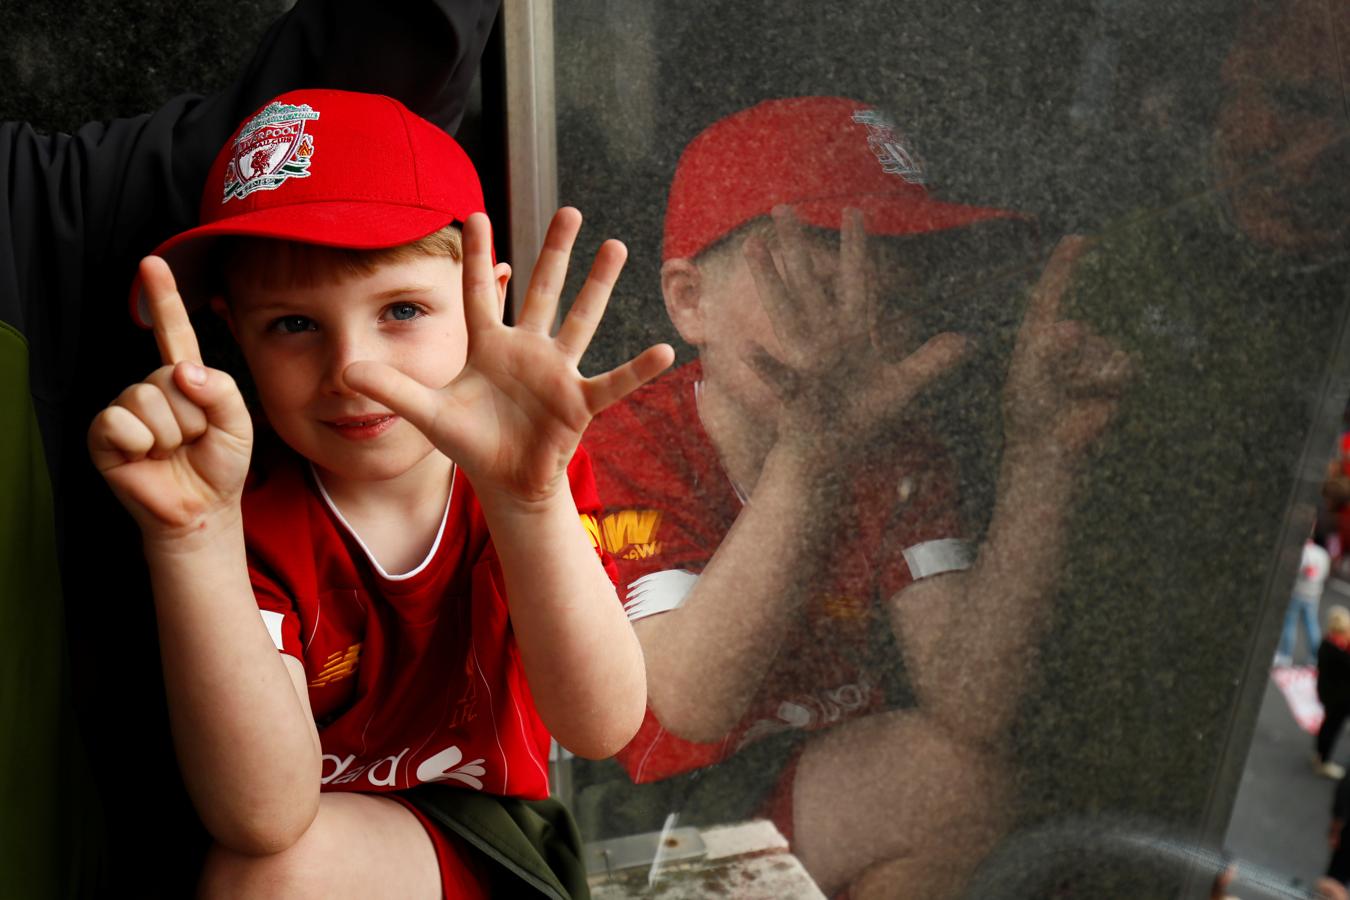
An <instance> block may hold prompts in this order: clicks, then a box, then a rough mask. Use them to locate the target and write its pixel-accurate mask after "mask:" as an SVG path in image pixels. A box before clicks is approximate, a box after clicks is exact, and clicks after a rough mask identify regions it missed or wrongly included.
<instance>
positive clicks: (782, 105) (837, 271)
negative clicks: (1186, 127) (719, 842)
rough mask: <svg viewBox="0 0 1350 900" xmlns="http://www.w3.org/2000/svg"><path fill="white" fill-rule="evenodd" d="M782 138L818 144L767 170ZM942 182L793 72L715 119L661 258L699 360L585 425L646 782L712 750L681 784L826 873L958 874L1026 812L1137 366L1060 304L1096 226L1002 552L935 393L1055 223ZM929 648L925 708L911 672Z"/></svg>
mask: <svg viewBox="0 0 1350 900" xmlns="http://www.w3.org/2000/svg"><path fill="white" fill-rule="evenodd" d="M766 148H771V150H772V153H773V155H774V158H776V159H790V160H792V165H791V166H776V167H767V168H766V167H765V166H764V156H763V151H764V150H765V149H766ZM925 180H926V173H925V171H924V167H923V164H922V163H921V162H920V160H919V158H918V156H917V155H916V154H915V153H913V151H912V150H911V148H910V147H909V145H908V143H907V142H906V140H905V138H904V136H903V135H902V134H901V133H900V132H899V131H898V129H896V128H895V127H894V126H893V125H892V124H891V123H890V122H888V121H887V120H886V118H885V117H884V116H883V115H881V114H880V113H879V112H878V111H877V110H875V109H872V108H871V107H870V106H868V105H867V104H864V103H860V102H858V101H854V100H849V99H845V98H837V97H799V98H788V99H782V100H770V101H766V102H764V103H761V104H759V105H757V106H755V107H751V108H750V109H746V110H742V111H741V112H738V113H736V114H734V115H731V116H728V117H727V118H725V119H722V120H720V121H718V122H716V123H714V124H713V125H711V126H709V127H708V128H707V129H706V130H705V131H704V132H703V133H702V134H700V135H699V136H698V137H696V138H695V139H694V140H693V141H692V142H691V143H690V145H689V146H688V147H687V148H686V149H685V151H684V153H683V155H682V156H681V158H680V161H679V164H678V166H677V169H676V173H675V177H674V180H673V183H672V185H671V189H670V199H669V203H668V205H667V210H666V220H665V240H664V244H663V248H662V256H663V265H662V269H661V287H662V293H663V295H664V298H665V302H666V309H667V311H668V312H669V314H670V318H671V322H672V323H673V324H674V325H675V327H676V329H677V330H678V331H679V332H680V334H681V336H682V337H683V338H684V339H685V340H686V341H687V342H688V343H690V344H692V345H694V346H695V347H696V348H697V349H698V351H699V360H698V361H697V362H695V363H692V364H690V365H688V366H685V367H682V368H681V369H679V370H677V371H675V372H672V373H671V374H670V375H669V376H667V377H665V378H662V379H661V380H659V381H657V382H655V383H653V384H652V385H650V386H648V387H646V388H644V389H642V390H641V391H639V392H637V393H636V394H634V395H633V396H632V397H630V398H629V399H628V400H626V401H625V402H624V403H622V404H620V405H618V406H615V407H614V408H612V409H610V410H608V411H607V412H606V413H605V414H603V415H602V416H600V417H599V418H598V419H597V420H596V422H595V424H594V427H593V428H592V429H591V431H590V432H588V435H587V443H588V446H589V447H590V449H591V452H592V454H593V456H594V457H595V458H596V460H597V467H596V470H597V480H598V482H599V484H600V486H601V490H602V493H603V495H604V496H605V498H606V500H607V501H608V503H609V504H610V505H609V506H608V507H607V508H606V515H605V518H604V520H603V522H602V533H603V534H604V536H605V538H606V543H607V546H608V548H609V549H610V550H611V551H612V552H614V553H615V555H616V556H617V557H618V558H619V565H620V572H621V576H622V577H621V582H622V584H623V585H624V593H625V605H626V607H627V609H628V612H629V616H630V618H632V619H633V620H634V628H635V630H636V631H637V633H638V637H639V639H640V640H641V641H642V646H643V651H644V657H645V660H646V665H647V680H648V688H649V691H650V707H649V711H648V715H647V718H646V720H645V721H644V723H643V727H642V729H641V730H640V731H639V734H638V736H637V738H636V739H635V740H634V741H633V742H632V743H631V744H630V745H629V746H628V747H627V748H625V750H624V751H623V752H622V753H621V754H620V755H619V759H620V762H621V763H622V764H623V765H624V767H625V769H626V770H627V771H628V774H629V776H630V777H631V778H632V780H633V781H634V782H637V783H639V784H641V783H646V782H654V781H660V780H662V779H670V778H672V777H673V776H675V775H677V774H680V773H684V772H689V771H693V770H700V771H701V772H702V774H701V775H700V776H699V777H700V779H701V781H702V784H699V785H695V786H693V787H689V786H687V785H686V786H685V787H684V795H683V796H681V795H680V793H679V791H678V790H677V792H675V793H674V794H672V795H670V797H669V799H668V800H665V801H662V800H661V799H657V800H655V802H656V803H661V802H668V803H669V804H671V806H670V809H671V811H675V812H682V813H688V819H689V820H693V821H695V822H699V821H700V820H702V821H703V822H705V823H706V822H707V821H708V820H709V819H712V820H714V821H716V820H717V817H718V816H731V817H735V818H745V817H748V816H752V815H768V816H771V817H772V818H773V819H774V821H775V822H776V823H777V824H778V826H779V829H780V830H781V831H782V832H783V833H784V834H785V836H787V837H788V838H789V839H790V840H791V841H792V845H793V849H794V852H795V853H797V855H798V856H799V857H800V858H801V859H802V861H803V863H804V864H805V865H806V867H807V869H808V870H809V871H810V872H811V874H812V876H813V877H814V878H815V879H816V881H817V882H818V883H819V884H820V886H821V887H822V888H823V889H824V891H825V892H826V894H827V895H830V896H833V895H835V894H836V893H837V892H839V891H841V890H847V891H849V892H850V893H851V895H852V896H853V897H854V898H855V900H858V898H863V897H872V896H877V897H894V896H905V897H925V898H927V897H946V896H954V895H956V894H958V893H959V892H960V891H961V889H962V884H963V883H964V881H965V878H966V877H967V876H968V874H969V872H970V870H971V869H972V868H973V867H974V865H975V864H976V863H978V861H979V860H980V859H981V858H982V857H983V856H984V854H985V853H987V852H988V850H989V849H990V847H991V846H992V845H993V842H994V841H995V840H996V839H997V838H998V836H999V835H1000V833H1001V831H1002V829H1003V828H1004V827H1006V822H1007V816H1008V803H1007V798H1008V795H1009V788H1010V785H1011V783H1012V781H1013V778H1012V773H1011V771H1010V768H1009V766H1008V764H1007V762H1006V761H1005V747H1006V734H1007V731H1008V728H1009V725H1010V723H1011V722H1012V720H1013V717H1014V715H1015V714H1016V711H1017V701H1018V698H1019V697H1020V696H1021V693H1022V691H1023V688H1024V685H1025V684H1026V683H1027V680H1028V678H1029V675H1030V672H1031V670H1032V662H1033V661H1034V659H1035V655H1036V649H1037V640H1038V637H1039V635H1040V632H1041V628H1042V627H1043V624H1044V622H1045V621H1046V619H1047V616H1048V601H1049V596H1050V593H1051V588H1052V586H1053V584H1054V581H1055V579H1056V577H1057V574H1058V568H1059V566H1060V561H1061V558H1062V547H1063V544H1064V528H1065V523H1066V521H1067V514H1068V510H1069V506H1070V503H1069V501H1070V496H1071V493H1072V488H1073V486H1074V483H1075V476H1076V473H1077V471H1078V468H1079V465H1080V463H1081V462H1082V460H1083V459H1085V457H1086V450H1087V449H1088V447H1089V446H1090V445H1091V444H1092V443H1093V441H1094V440H1095V439H1096V437H1097V436H1098V435H1099V434H1100V433H1101V431H1102V430H1103V428H1104V427H1105V426H1106V423H1107V422H1108V420H1109V419H1110V417H1111V415H1112V414H1113V412H1114V409H1115V405H1116V399H1117V396H1118V393H1119V391H1120V389H1121V387H1122V384H1123V382H1124V379H1125V377H1126V374H1127V372H1128V358H1127V357H1126V356H1125V354H1123V353H1121V352H1119V351H1117V350H1116V349H1115V348H1114V347H1112V346H1111V345H1110V344H1109V343H1107V342H1106V341H1105V340H1103V339H1102V338H1100V337H1098V336H1096V335H1094V334H1092V333H1091V332H1090V331H1089V330H1088V329H1087V328H1085V327H1084V326H1083V325H1081V324H1079V323H1074V322H1070V321H1061V319H1060V316H1059V304H1060V300H1061V298H1062V296H1063V294H1064V292H1065V290H1066V288H1067V285H1068V281H1069V273H1070V271H1071V269H1072V265H1073V260H1074V258H1075V257H1076V256H1077V254H1078V253H1079V252H1080V251H1081V247H1082V244H1081V242H1080V241H1076V240H1072V239H1066V240H1065V241H1064V242H1063V243H1062V244H1061V246H1060V247H1059V248H1058V249H1057V251H1056V253H1055V255H1054V257H1053V258H1052V259H1051V261H1050V263H1049V265H1048V266H1047V267H1046V270H1045V273H1044V274H1043V275H1042V277H1041V280H1040V282H1039V283H1038V284H1037V285H1036V287H1035V288H1034V289H1033V291H1032V298H1031V302H1030V305H1029V307H1028V309H1027V312H1026V315H1025V318H1024V320H1023V323H1022V326H1021V328H1020V330H1019V332H1018V335H1017V341H1016V348H1015V349H1014V350H1013V352H1012V358H1011V364H1010V367H1009V369H1008V374H1007V380H1006V384H1005V386H1004V394H1003V396H1004V421H1003V430H1004V452H1003V458H1002V461H1001V466H1000V471H999V482H998V496H997V499H996V501H995V506H994V510H993V514H992V517H991V521H990V524H989V527H988V531H987V535H986V538H985V541H984V543H983V545H982V546H981V547H980V548H979V552H978V553H975V552H974V551H973V549H972V548H971V547H970V545H969V544H968V543H966V542H965V541H963V540H962V532H961V530H960V527H961V522H960V516H959V515H958V514H957V510H956V505H957V493H956V489H957V485H956V478H955V473H954V471H953V468H954V467H953V466H952V465H951V462H950V460H949V459H948V455H947V453H946V452H945V451H944V450H943V448H942V446H941V444H940V442H938V441H937V440H936V439H935V436H934V434H933V429H931V428H929V427H927V426H926V425H925V422H924V417H923V416H920V415H916V414H915V412H914V401H915V399H916V397H917V396H918V395H919V394H920V393H921V392H923V391H924V390H925V389H926V388H927V387H928V386H929V385H931V384H932V383H933V382H934V381H935V380H936V379H938V378H939V377H940V376H941V375H943V374H944V373H946V372H949V371H951V370H953V369H954V368H955V367H956V366H957V365H958V364H959V363H960V362H961V360H962V359H963V358H964V357H966V356H968V355H970V354H971V353H973V352H975V348H974V346H973V345H974V344H975V343H976V341H975V340H974V339H972V338H971V337H968V336H966V335H963V334H959V333H958V331H960V332H969V331H970V330H971V327H972V326H973V325H976V324H978V322H979V320H980V318H981V316H982V312H983V311H982V310H981V309H980V308H979V307H977V306H976V305H975V304H976V303H977V302H980V300H981V298H982V297H983V295H984V294H985V293H992V294H993V295H994V296H995V298H996V299H995V301H994V304H993V305H992V306H991V307H990V309H991V310H992V311H993V313H994V314H996V315H999V316H1000V317H1001V318H1004V319H1007V320H1009V321H1012V317H1009V316H1008V315H1007V314H1006V312H1005V311H1003V309H1002V307H1004V306H1006V304H1007V303H1009V302H1011V297H1010V296H1009V295H1010V294H1012V293H1013V291H1014V288H1010V287H1009V276H1010V274H1014V273H1017V272H1018V271H1019V270H1025V268H1026V267H1027V265H1028V263H1029V261H1030V259H1031V255H1030V254H1029V253H1028V252H1027V242H1026V240H1025V239H1026V238H1027V237H1028V236H1029V234H1028V232H1030V231H1031V230H1032V229H1031V227H1030V225H1029V223H1027V222H1026V221H1025V219H1023V217H1021V216H1019V215H1017V214H1015V213H1011V212H1008V211H1004V210H997V209H990V208H981V207H972V206H963V205H958V204H953V203H945V202H942V201H940V200H938V199H937V198H936V197H934V196H933V195H932V194H930V192H929V190H928V188H927V187H926V185H925ZM869 233H870V234H877V235H884V236H886V237H885V238H884V240H874V241H868V239H867V235H868V234H869ZM1019 284H1020V282H1019ZM967 427H969V425H968V424H967ZM634 447H638V448H641V452H640V453H634V452H632V450H631V449H629V450H628V451H627V452H623V451H624V448H634ZM887 632H892V633H893V635H894V645H893V646H897V647H898V648H899V652H897V651H896V650H894V649H891V648H888V647H887V646H886V642H887V641H886V638H887V637H888V636H887V634H886V633H887ZM879 636H880V637H881V638H882V640H878V637H879ZM888 651H889V655H890V657H892V658H887V657H888ZM900 652H902V653H903V655H904V668H905V671H906V674H907V676H908V681H909V683H910V684H911V685H912V690H913V693H914V696H915V699H916V700H917V704H918V705H917V708H913V709H905V708H897V707H898V706H903V704H901V703H899V702H897V698H896V697H895V696H894V695H893V694H892V693H891V692H889V691H888V690H887V680H888V679H887V670H888V669H893V668H895V667H896V666H897V662H898V661H897V660H896V659H895V658H893V657H895V656H898V655H899V653H900ZM741 758H745V759H746V760H748V762H747V763H745V764H741V763H740V759H741ZM724 761H729V764H728V765H727V766H725V768H729V769H730V770H731V771H732V772H733V773H735V774H734V775H733V776H732V777H731V778H729V779H728V778H724V777H723V776H722V775H721V774H720V769H721V768H724V767H719V766H715V764H721V763H723V762H724ZM710 767H711V768H710ZM760 773H762V775H761V774H760ZM756 776H759V781H760V782H761V783H760V785H759V786H758V791H759V793H758V794H756V793H755V790H756V789H757V788H756V787H754V786H752V785H753V782H754V780H755V778H756ZM765 779H767V784H764V783H763V782H764V780H765ZM728 781H729V782H730V784H728V783H727V782H728ZM705 788H706V789H705ZM710 795H714V796H710ZM728 795H729V796H731V797H733V798H736V799H743V800H744V801H745V802H744V804H743V805H742V807H741V808H740V809H735V810H731V811H729V809H730V807H731V806H732V805H731V804H728V803H726V797H727V796H728ZM682 804H683V805H682ZM710 810H713V812H711V813H710ZM664 812H665V810H660V811H659V813H658V817H657V818H656V820H655V821H649V822H647V823H645V824H646V827H659V825H660V815H661V814H664Z"/></svg>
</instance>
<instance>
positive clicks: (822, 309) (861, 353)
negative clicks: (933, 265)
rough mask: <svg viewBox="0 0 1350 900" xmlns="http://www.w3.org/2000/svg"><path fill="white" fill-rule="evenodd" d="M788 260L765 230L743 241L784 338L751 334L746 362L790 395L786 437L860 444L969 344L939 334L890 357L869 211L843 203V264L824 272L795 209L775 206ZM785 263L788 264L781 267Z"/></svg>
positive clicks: (838, 446) (783, 395)
mask: <svg viewBox="0 0 1350 900" xmlns="http://www.w3.org/2000/svg"><path fill="white" fill-rule="evenodd" d="M773 221H774V226H775V229H776V232H777V240H778V246H779V248H780V255H781V260H780V261H778V262H776V261H775V259H774V257H773V255H772V254H771V253H770V251H769V248H768V246H767V245H766V244H765V242H764V241H762V240H760V239H759V238H758V237H751V238H748V239H747V240H746V242H745V250H744V252H745V255H746V259H747V262H748V263H749V265H750V270H751V273H752V274H753V276H754V279H755V285H756V287H757V289H758V292H759V297H760V300H761V302H762V303H763V304H764V306H765V309H766V310H767V312H768V313H769V317H770V321H771V322H772V325H773V331H774V336H775V337H776V338H777V343H778V349H777V352H776V353H773V354H771V353H769V352H768V351H767V350H766V349H765V348H764V347H763V346H761V345H759V344H755V343H752V344H751V348H750V356H749V359H748V362H749V363H750V365H751V366H752V367H753V368H754V369H755V371H756V372H757V373H758V374H759V375H760V377H761V378H763V379H764V381H765V382H766V383H767V384H769V385H770V386H771V387H772V388H773V389H774V391H775V393H776V394H777V395H778V398H779V400H780V401H781V402H782V404H783V414H782V415H781V416H780V418H779V423H778V427H779V439H780V441H781V440H783V439H784V438H789V439H790V438H793V437H797V436H810V437H811V444H812V446H817V447H820V446H822V442H823V443H824V444H825V445H828V446H826V447H824V449H827V450H828V451H829V452H841V451H845V450H848V449H850V448H852V449H855V450H857V449H862V447H864V446H865V443H866V441H867V439H869V438H871V437H873V436H874V435H875V434H876V431H877V429H878V428H879V427H880V426H881V425H882V424H884V423H885V422H887V421H889V420H891V419H893V418H894V417H895V416H897V415H898V414H900V413H901V412H903V411H904V410H905V408H906V407H907V406H908V405H909V404H910V402H911V401H912V400H913V399H914V398H915V397H916V396H917V395H918V394H919V393H920V392H921V391H922V390H923V389H924V388H925V387H926V386H927V385H928V384H929V383H930V382H931V381H933V380H934V379H935V378H937V377H938V376H940V375H942V374H943V373H945V372H947V371H949V370H950V369H951V368H953V367H954V366H955V365H957V364H958V363H959V362H960V361H961V359H962V358H963V357H964V356H965V354H966V352H967V349H968V347H967V341H966V339H965V338H963V337H961V336H960V335H958V334H954V333H946V334H939V335H937V336H935V337H933V338H931V339H930V340H928V342H927V343H925V344H924V345H923V346H921V347H919V348H918V349H917V350H915V351H914V352H913V353H911V354H909V355H908V356H907V357H905V358H904V359H902V360H900V361H898V362H897V361H894V360H891V359H889V358H887V357H886V355H885V354H884V353H883V352H882V350H881V349H880V347H879V346H878V342H877V341H876V339H875V335H874V334H873V325H874V322H875V321H876V305H877V304H876V298H875V296H874V291H873V290H872V289H871V288H870V287H869V284H868V269H867V235H866V233H865V232H864V230H863V219H862V213H861V212H860V211H858V210H856V209H849V210H845V211H844V221H843V227H842V229H841V231H840V236H839V257H838V265H837V271H836V272H835V273H834V274H833V277H832V278H826V277H822V275H821V274H820V273H818V272H817V271H816V270H815V266H814V265H813V260H812V253H811V248H810V246H809V245H808V242H807V239H806V237H805V235H804V233H803V231H802V226H801V223H800V222H798V221H797V219H796V217H795V216H794V215H793V214H792V211H791V210H790V209H789V208H787V207H785V206H780V207H778V208H776V209H774V211H773ZM780 269H781V271H780Z"/></svg>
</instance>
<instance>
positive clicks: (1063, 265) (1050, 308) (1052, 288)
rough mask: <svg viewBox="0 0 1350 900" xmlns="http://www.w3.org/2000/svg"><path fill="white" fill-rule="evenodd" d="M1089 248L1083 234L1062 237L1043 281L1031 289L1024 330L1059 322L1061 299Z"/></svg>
mask: <svg viewBox="0 0 1350 900" xmlns="http://www.w3.org/2000/svg"><path fill="white" fill-rule="evenodd" d="M1086 246H1087V240H1086V239H1085V238H1083V237H1082V236H1081V235H1077V234H1069V235H1065V236H1064V237H1062V238H1060V241H1059V243H1058V244H1056V245H1055V251H1054V252H1053V253H1051V254H1050V261H1049V262H1047V263H1046V264H1045V270H1044V271H1042V272H1041V277H1040V279H1039V280H1038V281H1037V282H1036V285H1035V287H1033V288H1032V289H1031V302H1030V303H1028V304H1027V312H1026V316H1025V317H1024V318H1023V320H1022V326H1023V328H1041V327H1046V326H1050V325H1053V324H1054V323H1056V322H1058V321H1059V306H1060V300H1062V299H1063V297H1064V292H1065V291H1067V290H1068V288H1069V282H1070V281H1071V280H1072V279H1073V270H1074V267H1075V266H1076V265H1077V263H1078V257H1079V256H1081V255H1082V253H1083V250H1084V248H1085V247H1086Z"/></svg>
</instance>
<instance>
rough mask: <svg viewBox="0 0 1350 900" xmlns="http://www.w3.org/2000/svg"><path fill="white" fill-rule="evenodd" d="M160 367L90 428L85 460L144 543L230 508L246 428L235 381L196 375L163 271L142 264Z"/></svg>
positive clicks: (239, 487) (244, 469)
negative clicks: (138, 529)
mask: <svg viewBox="0 0 1350 900" xmlns="http://www.w3.org/2000/svg"><path fill="white" fill-rule="evenodd" d="M141 280H142V284H143V285H144V287H145V293H146V296H147V297H148V299H149V304H150V312H151V315H152V316H153V318H154V333H155V343H156V344H158V345H159V353H160V359H161V361H162V362H163V363H164V365H162V366H161V367H160V368H158V369H156V370H155V371H154V372H152V373H151V374H150V376H149V377H148V378H146V379H145V381H142V382H140V383H139V384H133V385H132V386H131V387H129V388H127V389H126V390H125V391H123V392H122V393H121V394H120V395H119V396H118V397H117V399H116V400H114V401H113V402H112V404H111V405H109V406H108V408H107V409H105V410H103V411H102V412H101V413H99V414H98V415H97V416H96V417H95V418H94V422H93V424H92V425H91V426H90V428H89V455H90V456H91V457H92V458H93V461H94V465H95V466H96V467H97V468H98V470H99V471H100V472H101V473H103V477H104V478H105V479H107V481H108V485H109V486H110V487H111V488H112V490H113V493H114V494H116V495H117V498H118V499H119V500H120V501H121V502H122V504H123V505H124V506H125V507H126V508H127V510H128V511H129V512H130V513H131V514H132V516H133V517H134V518H135V519H136V521H137V523H138V524H139V525H140V526H141V530H142V532H143V533H145V535H146V536H147V537H152V536H160V535H166V536H171V535H174V534H182V533H184V532H185V531H186V530H188V529H192V528H196V527H199V526H200V525H201V524H202V522H203V517H204V516H209V515H210V514H212V513H214V512H218V511H221V510H225V509H228V508H229V505H230V503H231V502H237V500H238V498H239V496H240V494H241V493H242V491H243V486H244V478H245V476H246V475H247V474H248V464H249V455H250V452H251V449H252V445H253V425H252V422H251V421H250V419H249V414H248V410H247V408H246V407H245V405H244V399H243V397H242V396H241V395H240V393H239V389H238V388H237V387H236V386H235V383H234V380H233V379H232V378H230V376H229V375H227V374H225V373H224V372H221V371H217V370H214V369H208V368H206V367H205V366H203V365H202V358H201V351H200V350H199V349H198V347H197V335H196V333H195V332H194V331H193V330H192V324H191V322H190V321H189V320H188V315H187V310H186V309H185V308H184V306H183V299H182V297H180V296H179V294H178V289H177V287H176V286H175V284H174V279H173V274H172V273H171V272H170V271H169V267H168V265H167V264H166V263H165V262H164V260H162V259H160V258H158V257H154V256H151V257H147V258H146V259H144V260H142V261H141Z"/></svg>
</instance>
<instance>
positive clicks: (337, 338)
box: [323, 334, 375, 396]
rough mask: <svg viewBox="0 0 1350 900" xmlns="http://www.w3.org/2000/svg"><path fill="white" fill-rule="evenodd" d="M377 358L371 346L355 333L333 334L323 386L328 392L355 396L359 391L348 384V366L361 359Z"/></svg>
mask: <svg viewBox="0 0 1350 900" xmlns="http://www.w3.org/2000/svg"><path fill="white" fill-rule="evenodd" d="M371 359H375V356H373V355H372V354H371V353H370V351H369V348H368V347H366V346H364V343H363V342H362V341H361V340H359V338H357V337H356V336H355V335H340V334H339V335H333V336H332V338H331V339H330V342H329V346H328V360H327V365H326V366H325V367H324V383H323V387H324V390H326V391H327V392H328V393H331V394H338V395H341V396H355V395H356V394H357V393H358V392H357V391H355V390H353V389H352V387H351V386H350V385H348V384H347V379H346V377H345V373H346V371H347V367H348V366H350V365H351V364H352V363H354V362H360V361H361V360H371Z"/></svg>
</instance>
